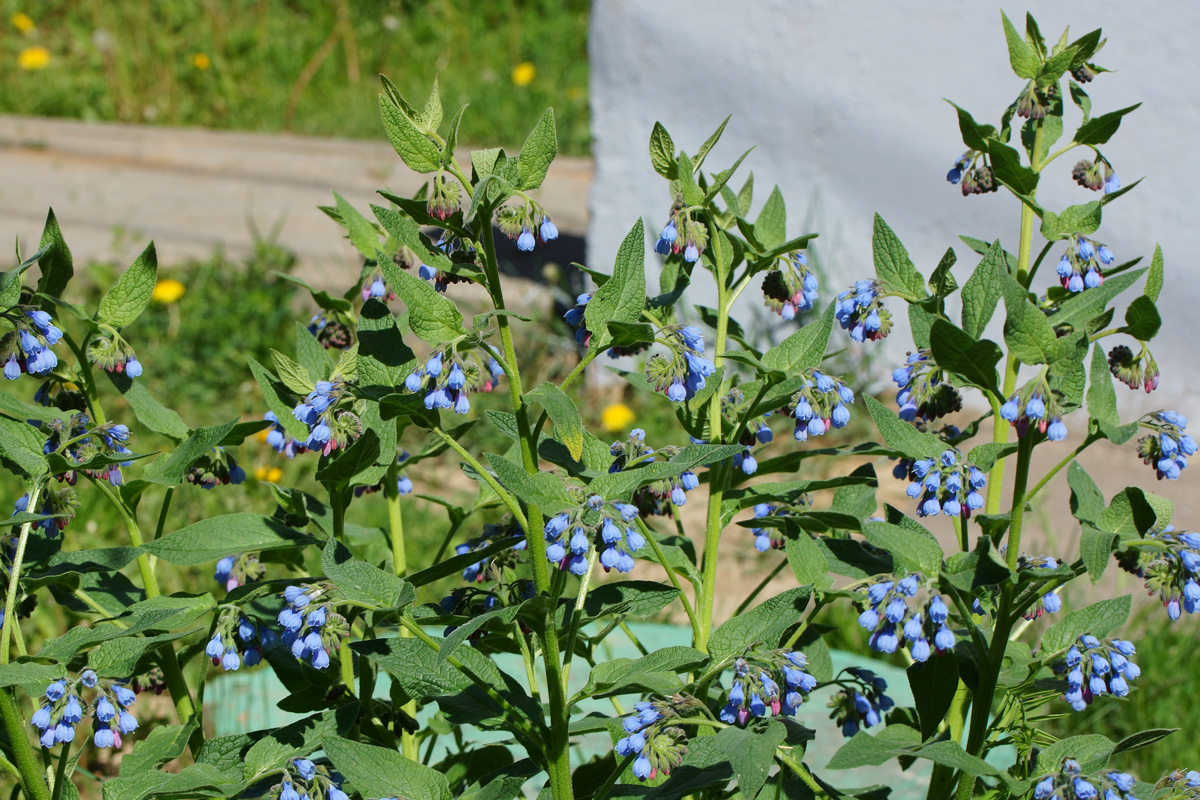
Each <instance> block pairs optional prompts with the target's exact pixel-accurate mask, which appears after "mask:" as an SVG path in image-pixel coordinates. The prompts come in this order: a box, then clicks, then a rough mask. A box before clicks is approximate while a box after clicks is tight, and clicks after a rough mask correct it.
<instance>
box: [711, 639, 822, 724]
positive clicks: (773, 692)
mask: <svg viewBox="0 0 1200 800" xmlns="http://www.w3.org/2000/svg"><path fill="white" fill-rule="evenodd" d="M807 668H808V659H807V658H806V657H805V655H804V654H803V653H799V652H796V651H794V650H772V651H770V652H765V653H760V652H747V653H746V656H745V657H744V658H738V659H737V660H735V661H734V662H733V683H732V684H731V685H730V687H729V696H728V698H727V700H726V703H725V706H724V707H723V708H722V709H721V714H720V717H721V721H722V722H726V723H728V724H730V725H740V726H742V727H745V726H746V723H747V722H748V721H749V720H750V717H755V718H758V719H763V718H765V717H770V716H776V717H778V716H780V715H783V716H789V717H790V716H792V715H793V714H795V713H796V709H798V708H799V707H800V704H801V703H803V702H804V695H806V694H808V693H809V692H811V691H812V690H813V689H815V688H816V687H817V679H816V678H814V677H813V676H812V675H809V674H808V673H807V672H805V671H804V670H805V669H807ZM781 683H782V684H783V688H782V689H781V688H780V684H781Z"/></svg>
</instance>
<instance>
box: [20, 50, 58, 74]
mask: <svg viewBox="0 0 1200 800" xmlns="http://www.w3.org/2000/svg"><path fill="white" fill-rule="evenodd" d="M49 63H50V51H49V50H47V49H46V48H44V47H26V48H25V49H24V50H22V51H21V53H20V55H18V56H17V66H19V67H20V68H21V69H25V70H31V69H42V68H43V67H45V66H46V65H47V64H49Z"/></svg>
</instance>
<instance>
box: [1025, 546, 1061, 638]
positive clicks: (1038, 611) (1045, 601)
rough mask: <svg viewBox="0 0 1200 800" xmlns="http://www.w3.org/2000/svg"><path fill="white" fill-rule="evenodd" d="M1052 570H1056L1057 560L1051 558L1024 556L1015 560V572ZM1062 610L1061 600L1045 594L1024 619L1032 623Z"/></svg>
mask: <svg viewBox="0 0 1200 800" xmlns="http://www.w3.org/2000/svg"><path fill="white" fill-rule="evenodd" d="M1034 569H1038V570H1042V569H1045V570H1054V569H1058V559H1056V558H1053V557H1051V556H1026V555H1022V556H1019V557H1018V558H1017V570H1018V571H1020V570H1034ZM1061 610H1062V599H1061V598H1060V597H1059V596H1058V595H1057V594H1055V593H1054V592H1046V593H1045V594H1043V595H1042V596H1041V597H1040V598H1038V601H1037V602H1036V603H1034V604H1033V606H1031V607H1030V609H1029V610H1028V611H1026V612H1025V614H1024V617H1025V619H1027V620H1029V621H1031V622H1032V621H1033V620H1035V619H1038V618H1039V617H1041V616H1042V614H1057V613H1058V612H1059V611H1061Z"/></svg>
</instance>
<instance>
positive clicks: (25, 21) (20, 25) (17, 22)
mask: <svg viewBox="0 0 1200 800" xmlns="http://www.w3.org/2000/svg"><path fill="white" fill-rule="evenodd" d="M9 21H10V22H12V26H13V27H14V28H16V29H17V30H19V31H20V32H21V33H29V32H30V31H31V30H33V29H34V24H33V20H32V19H30V17H29V15H28V14H22V13H21V12H20V11H18V12H17V13H15V14H13V15H12V17H10V18H9Z"/></svg>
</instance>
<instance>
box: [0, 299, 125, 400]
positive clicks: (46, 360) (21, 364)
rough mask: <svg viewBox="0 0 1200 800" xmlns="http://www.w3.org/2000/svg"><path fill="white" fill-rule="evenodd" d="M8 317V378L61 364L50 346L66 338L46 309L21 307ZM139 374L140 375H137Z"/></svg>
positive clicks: (3, 345) (3, 353)
mask: <svg viewBox="0 0 1200 800" xmlns="http://www.w3.org/2000/svg"><path fill="white" fill-rule="evenodd" d="M11 312H12V313H10V314H6V315H5V319H6V320H7V321H8V322H9V323H10V324H12V326H13V328H14V330H13V331H12V332H11V333H9V334H7V335H6V336H5V337H4V338H3V339H0V361H3V362H4V377H5V378H8V379H9V380H10V381H15V380H16V379H17V378H19V377H21V373H22V372H28V373H29V374H30V375H41V374H44V373H47V372H49V371H50V370H52V369H54V368H55V367H57V366H58V356H56V355H54V351H53V350H51V349H50V348H52V347H54V345H56V344H58V342H59V340H60V339H62V331H60V330H59V329H58V328H56V327H55V326H54V320H53V319H51V318H50V315H49V314H47V313H46V312H45V311H40V310H38V309H36V308H32V307H24V306H17V307H15V308H13V309H11ZM135 377H136V376H135Z"/></svg>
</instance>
